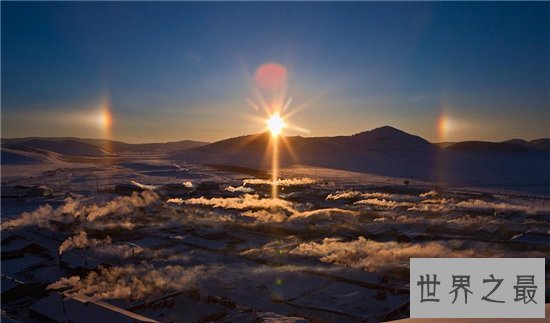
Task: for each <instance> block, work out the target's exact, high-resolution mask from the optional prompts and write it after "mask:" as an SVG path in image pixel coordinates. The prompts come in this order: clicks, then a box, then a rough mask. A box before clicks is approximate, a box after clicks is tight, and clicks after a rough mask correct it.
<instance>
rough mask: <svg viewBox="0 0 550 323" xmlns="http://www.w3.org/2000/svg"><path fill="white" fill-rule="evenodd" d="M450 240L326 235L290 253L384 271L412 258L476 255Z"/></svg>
mask: <svg viewBox="0 0 550 323" xmlns="http://www.w3.org/2000/svg"><path fill="white" fill-rule="evenodd" d="M456 247H457V246H452V245H451V244H449V243H442V242H427V243H418V244H412V243H399V242H395V241H390V242H376V241H373V240H368V239H365V238H364V237H359V238H358V239H357V240H353V241H346V242H344V241H341V240H340V239H336V238H325V239H323V240H322V242H320V243H317V242H307V243H302V244H300V245H299V246H298V247H296V248H295V249H293V250H291V251H290V252H289V253H290V254H292V255H299V256H306V257H315V258H319V260H320V261H322V262H327V263H334V264H338V265H344V266H350V267H354V268H361V269H364V270H366V271H384V270H388V269H392V268H396V267H402V266H407V265H408V263H409V259H410V258H430V257H474V256H476V255H479V254H478V251H477V250H472V249H465V250H461V249H458V248H456Z"/></svg>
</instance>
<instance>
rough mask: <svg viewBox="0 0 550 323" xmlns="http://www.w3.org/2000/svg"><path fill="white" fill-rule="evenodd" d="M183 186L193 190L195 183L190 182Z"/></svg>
mask: <svg viewBox="0 0 550 323" xmlns="http://www.w3.org/2000/svg"><path fill="white" fill-rule="evenodd" d="M182 184H183V186H185V187H187V188H193V183H191V182H190V181H186V182H183V183H182Z"/></svg>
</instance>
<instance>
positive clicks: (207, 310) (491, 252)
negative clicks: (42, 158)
mask: <svg viewBox="0 0 550 323" xmlns="http://www.w3.org/2000/svg"><path fill="white" fill-rule="evenodd" d="M384 131H389V132H390V134H389V136H390V137H392V136H393V134H394V132H393V130H391V129H389V130H383V131H382V132H384ZM387 135H388V134H385V133H384V136H382V137H386V136H387ZM396 136H397V138H399V137H400V136H401V134H398V135H396ZM376 138H378V137H376ZM392 138H393V137H392ZM384 140H385V139H384ZM384 140H382V141H384ZM391 140H393V139H391ZM372 142H373V144H372V145H371V146H369V147H371V150H369V152H368V159H366V160H367V161H368V162H369V165H368V166H365V169H366V168H369V169H370V168H372V169H376V168H378V167H380V168H381V169H382V171H377V172H371V173H365V172H357V171H349V170H343V169H333V168H323V167H319V166H314V167H313V166H308V165H293V166H291V167H285V168H282V169H281V171H280V175H281V179H280V181H279V183H280V184H283V183H286V184H289V185H288V186H284V190H283V187H281V189H280V192H281V195H280V196H279V199H278V200H272V199H271V196H270V187H269V181H268V180H267V181H266V180H265V178H263V177H260V178H256V177H254V176H253V175H251V174H252V173H253V172H251V171H249V170H246V169H244V170H242V171H244V172H246V173H245V174H243V173H238V171H241V170H240V169H239V168H223V167H217V168H213V167H208V166H204V165H201V164H200V163H193V162H192V161H185V162H184V161H182V160H172V159H171V155H169V154H164V153H161V152H155V153H150V154H146V153H143V152H142V153H140V154H139V155H137V154H134V153H121V154H120V156H118V157H116V159H115V160H110V161H109V162H107V161H106V160H104V159H101V158H97V159H94V160H93V161H92V162H90V161H91V160H90V159H86V160H85V163H80V162H75V161H71V162H69V161H67V160H64V159H60V158H58V157H59V156H55V155H53V153H52V155H49V156H50V157H52V159H48V161H47V163H46V162H40V163H34V164H10V165H3V166H2V185H3V186H2V192H3V194H4V195H3V199H2V235H3V236H2V237H3V238H4V239H5V238H8V237H9V236H10V235H12V234H15V235H18V236H20V237H21V238H20V239H14V240H13V241H11V242H9V243H4V244H3V245H2V251H10V250H11V251H13V250H19V249H21V248H23V247H25V246H27V245H29V244H30V243H36V244H38V245H40V246H41V247H43V248H45V250H44V251H43V254H40V255H37V254H30V253H28V252H26V253H24V254H23V257H22V258H17V259H11V260H7V259H3V260H2V274H9V275H13V276H14V277H15V278H17V279H20V280H23V281H27V280H26V279H29V280H31V281H33V282H37V283H44V284H50V283H54V285H50V286H58V287H59V286H63V287H62V288H60V289H59V290H63V291H65V293H66V294H67V295H72V296H74V302H76V303H78V304H84V303H86V302H88V300H87V299H86V298H85V296H89V297H96V298H97V299H100V300H102V301H104V302H105V303H106V304H107V305H101V303H100V305H98V306H99V307H100V308H103V309H104V308H109V306H110V305H116V306H118V307H121V308H126V309H129V310H130V311H132V312H135V313H140V314H142V315H144V316H146V317H149V318H152V319H154V320H158V321H170V320H176V321H177V320H178V319H179V320H181V318H182V317H184V318H188V319H189V320H194V321H199V320H225V321H228V322H231V321H233V322H238V321H254V320H256V321H262V320H264V321H283V322H301V321H303V320H304V318H308V319H312V320H326V321H342V322H346V321H357V320H373V321H376V320H379V319H381V318H389V319H397V318H403V317H404V315H406V314H403V313H401V312H400V311H396V310H397V309H399V308H402V307H403V306H404V305H405V304H406V302H407V301H408V259H409V257H412V256H414V255H418V254H420V253H421V254H422V255H427V256H441V255H445V256H449V257H453V256H482V257H546V258H548V257H550V254H549V253H548V250H547V247H548V243H547V233H548V231H549V230H550V200H549V199H548V195H547V193H544V191H545V190H547V189H548V186H547V185H545V184H544V183H542V182H543V181H544V180H545V179H544V178H545V177H544V176H542V175H541V176H540V178H539V179H537V180H534V181H531V179H533V178H534V177H537V176H535V174H534V175H532V176H531V175H529V176H527V177H525V181H523V182H522V181H520V180H521V176H522V175H521V172H520V173H519V175H516V174H511V172H512V170H513V169H514V167H515V166H514V165H516V162H510V160H511V159H508V158H509V157H510V158H512V157H513V158H512V159H514V158H516V157H517V158H519V157H518V156H516V155H514V156H515V157H514V156H512V155H498V154H493V153H488V154H485V155H483V156H474V157H472V158H473V159H471V160H472V161H474V162H476V163H477V162H481V163H482V164H484V163H485V162H486V163H487V166H483V165H482V167H481V168H480V169H481V170H483V169H485V168H486V167H493V168H495V170H494V171H493V170H491V171H489V172H487V173H482V176H478V177H475V176H473V177H472V176H470V175H471V174H470V175H468V174H466V175H467V176H465V177H464V178H465V179H468V183H464V185H462V184H461V185H443V184H442V183H439V182H437V181H435V180H434V178H430V176H427V175H430V174H429V172H424V171H423V170H420V171H419V172H418V176H417V178H416V179H415V178H411V177H410V176H408V175H409V173H408V170H406V169H405V170H398V171H395V170H393V171H391V172H386V171H384V167H386V168H396V167H397V168H398V167H401V166H403V160H407V158H408V157H409V154H410V156H412V155H414V156H416V157H414V158H412V160H411V165H412V166H415V165H416V166H418V165H419V164H420V163H423V162H424V161H426V159H425V158H426V157H423V156H421V155H420V154H418V152H410V151H409V152H403V151H402V152H400V153H396V152H395V149H394V148H395V147H393V146H392V147H393V148H392V149H389V150H383V151H373V150H372V147H377V145H378V142H380V141H376V140H375V139H373V141H372ZM414 142H415V143H416V144H418V145H419V147H420V146H422V147H426V146H425V143H423V142H422V141H420V140H418V139H414ZM416 144H415V145H416ZM369 145H370V144H369ZM396 145H397V143H396ZM412 147H416V146H414V145H413V146H412ZM415 149H416V148H415ZM430 150H431V149H427V150H426V151H425V153H426V154H431V152H430ZM470 153H471V152H469V153H468V154H470ZM448 156H451V155H448ZM461 156H462V157H459V158H466V157H464V156H466V155H465V154H463V155H461ZM529 156H531V155H529ZM529 156H527V155H525V157H524V159H522V160H523V162H524V163H526V164H528V163H530V162H531V161H534V162H535V164H534V165H535V166H534V167H533V170H532V171H533V172H534V173H537V172H539V166H540V165H538V164H537V163H538V162H540V161H542V160H543V159H540V160H539V159H537V158H540V156H539V157H533V156H531V157H529ZM390 157H391V158H390ZM388 158H390V159H392V161H391V162H389V161H388V160H389V159H388ZM468 158H469V157H468ZM498 158H505V159H507V161H506V162H505V163H504V162H499V161H495V162H493V161H494V160H495V159H498ZM522 158H523V157H522ZM531 158H534V159H531ZM518 160H521V158H519V159H518ZM536 160H538V162H537V161H536ZM356 161H357V160H355V161H354V162H356ZM506 163H507V165H508V166H509V167H508V166H506V167H504V166H502V165H504V164H506ZM518 163H519V162H518ZM459 164H460V163H459ZM499 165H500V166H499ZM448 166H449V167H451V168H452V167H454V166H453V164H452V163H450V164H449V165H448ZM459 166H460V165H459ZM501 166H502V167H501ZM521 167H524V168H525V167H527V166H526V165H523V166H521ZM231 169H233V170H235V172H233V171H231ZM365 169H354V170H363V171H364V170H365ZM456 170H457V173H456V174H455V175H452V176H455V177H460V176H461V174H463V173H461V172H462V170H461V168H460V167H458V166H457V168H456ZM499 172H504V173H499ZM497 173H499V174H497ZM258 174H261V173H260V172H258ZM502 174H510V176H508V175H506V176H505V177H503V176H502ZM159 175H160V176H159ZM425 175H426V176H425ZM497 175H498V176H500V177H503V178H502V179H501V180H499V181H497V182H495V181H492V180H494V179H495V178H496V177H498V176H497ZM543 175H544V174H543ZM468 176H470V177H468ZM476 176H477V175H476ZM469 179H474V180H472V181H469ZM497 179H498V178H497ZM405 180H409V184H408V185H407V184H405V183H404V182H405ZM132 181H133V182H135V183H139V184H140V186H142V187H141V188H140V190H144V192H146V193H144V194H146V196H145V197H144V196H142V195H139V196H141V197H139V196H138V195H135V196H133V197H132V196H131V195H124V194H123V192H119V193H120V194H121V195H119V194H118V193H117V192H116V191H114V190H113V189H114V188H115V187H116V186H117V185H126V186H128V187H130V188H137V187H136V186H135V185H133V184H132ZM187 182H189V183H192V185H188V186H190V187H187V188H186V187H184V185H183V184H182V183H187ZM201 182H212V183H215V184H216V185H212V187H211V188H209V190H208V191H201V190H198V189H196V188H198V187H200V183H201ZM499 182H500V183H501V184H503V185H499ZM537 183H539V184H540V183H542V184H540V185H539V184H537ZM167 184H168V185H174V184H175V185H180V186H181V188H182V189H181V190H179V189H178V190H175V191H171V192H168V191H169V190H165V189H164V188H163V187H164V186H163V185H167ZM290 184H299V185H290ZM504 184H505V185H504ZM508 184H510V186H508ZM512 184H513V185H512ZM16 185H24V186H28V187H32V186H40V185H45V186H48V187H50V188H51V189H52V191H53V197H49V198H47V197H33V198H30V197H26V196H24V195H21V196H18V195H17V194H16V191H17V190H16V189H15V187H16ZM495 185H496V186H495ZM537 185H539V186H537ZM180 186H176V188H179V187H180ZM229 186H231V187H233V188H243V187H245V188H252V189H253V190H254V191H253V194H249V193H250V192H249V191H248V190H242V189H233V190H232V191H231V192H229V191H227V190H225V188H227V187H229ZM518 188H519V189H518ZM533 188H535V189H533ZM148 189H153V191H149V190H148ZM128 194H131V192H128ZM545 194H546V195H545ZM329 196H332V197H331V198H328V197H329ZM68 197H70V198H68ZM146 197H150V199H149V198H147V202H146V203H142V202H144V201H145V199H146ZM136 199H137V200H138V201H141V202H140V203H135V202H136ZM169 199H173V200H174V201H178V202H181V203H168V202H167V201H168V200H169ZM132 201H133V202H132ZM360 201H365V202H360ZM366 201H370V202H369V203H367V202H366ZM358 202H360V203H358ZM43 205H50V206H51V209H49V208H43V209H42V211H41V212H38V213H37V214H35V217H28V218H27V219H26V220H27V221H20V222H10V221H11V220H13V219H20V217H21V215H22V213H24V212H29V213H32V212H34V211H36V210H39V209H40V207H41V206H43ZM48 210H51V211H48ZM56 210H58V211H56ZM100 211H105V212H100ZM107 211H108V212H107ZM90 214H101V216H93V217H90V216H88V215H90ZM53 220H55V221H53ZM33 221H34V222H33ZM9 223H12V224H14V223H18V224H17V225H13V226H9V225H7V224H9ZM81 232H86V234H87V238H88V239H89V240H91V239H95V240H94V241H96V242H102V243H92V244H89V245H87V246H85V247H83V248H82V249H71V250H68V251H67V252H66V253H64V254H63V255H62V257H61V259H60V260H61V261H59V258H58V250H59V247H60V245H61V244H62V243H63V242H64V241H66V240H67V239H68V238H70V237H75V236H77V235H79V234H80V233H81ZM544 234H546V235H544ZM107 237H109V238H107ZM108 242H109V243H108ZM126 245H137V246H140V248H142V249H140V251H141V252H139V253H130V254H127V255H125V256H120V254H118V253H116V252H111V253H108V252H107V253H106V250H110V249H109V248H114V249H116V247H117V246H126ZM63 263H67V264H68V265H67V266H65V265H64V264H63ZM102 264H105V265H106V266H104V268H103V269H99V267H100V265H102ZM77 268H78V269H79V270H76V269H77ZM77 274H78V277H79V278H78V279H77V278H76V277H77V276H76V275H77ZM547 276H549V275H548V273H547ZM547 279H548V277H547ZM6 286H8V285H6ZM3 287H4V286H3ZM55 294H56V293H54V292H52V293H50V297H54V298H55V296H52V295H55ZM128 295H130V296H128ZM82 297H84V298H82ZM48 299H49V298H41V297H40V296H36V298H34V299H32V303H35V305H36V307H40V308H41V310H43V311H50V310H51V311H53V312H55V310H56V308H57V307H58V305H56V304H60V303H61V302H62V301H61V300H55V299H53V300H48ZM63 302H65V301H63ZM32 303H30V304H26V305H28V306H31V305H32ZM66 304H68V302H66ZM78 304H76V305H74V306H75V308H79V307H78V306H80V305H78ZM89 304H91V303H89ZM94 304H95V303H94ZM109 304H110V305H109ZM4 305H5V304H3V306H4ZM7 305H8V309H10V310H11V311H10V313H14V314H15V317H16V318H19V319H24V318H25V313H24V311H21V310H20V309H18V308H10V307H9V306H11V305H10V304H7ZM71 306H72V305H71ZM110 310H111V311H112V310H113V309H112V308H111V309H110ZM79 311H80V310H79ZM53 312H52V313H50V312H48V313H49V314H51V315H54V316H55V315H57V314H55V313H53ZM100 312H101V311H100ZM114 312H118V310H114ZM82 313H83V312H82ZM400 313H401V314H400ZM80 314H81V313H80ZM89 315H90V318H95V319H99V317H97V316H94V315H96V314H93V313H91V314H89ZM101 315H103V314H101ZM388 315H389V316H388ZM101 317H102V318H103V317H104V316H101Z"/></svg>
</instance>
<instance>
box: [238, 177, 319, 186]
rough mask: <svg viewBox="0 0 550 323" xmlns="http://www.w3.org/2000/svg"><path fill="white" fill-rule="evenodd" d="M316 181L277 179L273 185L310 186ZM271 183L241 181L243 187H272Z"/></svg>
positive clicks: (255, 180)
mask: <svg viewBox="0 0 550 323" xmlns="http://www.w3.org/2000/svg"><path fill="white" fill-rule="evenodd" d="M316 182H317V181H316V180H314V179H313V178H308V177H303V178H288V179H278V180H277V181H276V182H275V183H276V184H277V186H298V185H311V184H315V183H316ZM272 184H273V181H271V180H266V179H258V178H250V179H245V180H243V185H244V186H246V185H272Z"/></svg>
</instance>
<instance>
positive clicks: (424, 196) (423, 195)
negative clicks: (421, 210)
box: [419, 191, 438, 198]
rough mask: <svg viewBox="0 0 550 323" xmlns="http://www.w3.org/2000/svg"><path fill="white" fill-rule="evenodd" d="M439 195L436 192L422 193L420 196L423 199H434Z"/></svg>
mask: <svg viewBox="0 0 550 323" xmlns="http://www.w3.org/2000/svg"><path fill="white" fill-rule="evenodd" d="M437 194H438V193H437V192H436V191H429V192H425V193H422V194H420V195H419V196H420V197H421V198H426V197H434V196H436V195H437Z"/></svg>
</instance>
